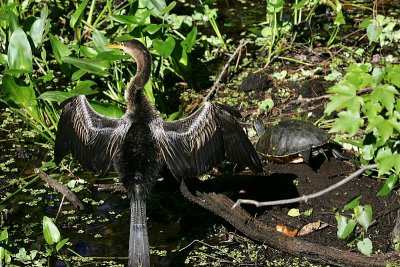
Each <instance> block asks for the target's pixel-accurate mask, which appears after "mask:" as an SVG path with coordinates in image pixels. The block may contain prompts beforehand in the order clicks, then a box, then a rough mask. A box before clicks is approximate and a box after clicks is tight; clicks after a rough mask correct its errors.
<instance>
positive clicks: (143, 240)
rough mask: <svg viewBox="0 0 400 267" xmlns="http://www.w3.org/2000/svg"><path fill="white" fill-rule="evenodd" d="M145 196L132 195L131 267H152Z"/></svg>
mask: <svg viewBox="0 0 400 267" xmlns="http://www.w3.org/2000/svg"><path fill="white" fill-rule="evenodd" d="M145 197H146V196H144V195H142V194H140V192H139V194H135V193H134V194H132V195H131V230H130V234H129V267H139V266H140V267H148V266H150V254H149V251H150V250H149V249H150V248H149V237H148V235H147V223H146V201H145Z"/></svg>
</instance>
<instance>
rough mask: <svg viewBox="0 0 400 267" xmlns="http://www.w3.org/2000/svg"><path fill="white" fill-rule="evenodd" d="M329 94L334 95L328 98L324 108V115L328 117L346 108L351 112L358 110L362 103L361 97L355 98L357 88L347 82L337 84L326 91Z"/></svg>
mask: <svg viewBox="0 0 400 267" xmlns="http://www.w3.org/2000/svg"><path fill="white" fill-rule="evenodd" d="M328 92H329V93H332V94H335V95H333V96H332V97H331V98H330V101H329V103H328V104H327V106H326V109H325V113H327V114H328V115H329V114H331V113H332V112H334V111H339V110H341V109H344V108H347V109H351V110H354V111H355V110H359V109H360V105H362V104H363V103H364V101H363V99H362V97H359V96H357V94H356V93H357V87H355V86H354V84H352V83H350V82H349V81H347V80H342V81H341V82H339V83H338V84H336V85H334V86H332V87H331V88H329V90H328Z"/></svg>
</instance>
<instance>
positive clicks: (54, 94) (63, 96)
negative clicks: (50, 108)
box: [38, 91, 74, 103]
mask: <svg viewBox="0 0 400 267" xmlns="http://www.w3.org/2000/svg"><path fill="white" fill-rule="evenodd" d="M72 96H74V95H73V94H71V93H70V92H63V91H48V92H44V93H43V94H41V95H40V96H39V97H38V99H42V100H46V101H49V102H57V103H61V102H63V101H65V100H67V99H68V98H70V97H72Z"/></svg>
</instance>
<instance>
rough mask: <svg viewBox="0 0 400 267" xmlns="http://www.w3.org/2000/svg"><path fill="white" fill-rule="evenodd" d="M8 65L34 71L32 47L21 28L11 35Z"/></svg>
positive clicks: (17, 68) (20, 69) (21, 69)
mask: <svg viewBox="0 0 400 267" xmlns="http://www.w3.org/2000/svg"><path fill="white" fill-rule="evenodd" d="M8 66H9V68H10V69H13V70H19V71H22V72H32V71H33V67H32V49H31V46H30V44H29V41H28V37H26V34H25V32H24V31H23V30H22V29H21V28H17V29H16V30H15V31H14V32H13V33H12V35H11V38H10V43H9V45H8Z"/></svg>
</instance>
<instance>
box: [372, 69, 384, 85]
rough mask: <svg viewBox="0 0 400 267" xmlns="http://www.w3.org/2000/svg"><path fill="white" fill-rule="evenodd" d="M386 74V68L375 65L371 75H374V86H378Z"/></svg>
mask: <svg viewBox="0 0 400 267" xmlns="http://www.w3.org/2000/svg"><path fill="white" fill-rule="evenodd" d="M384 75H385V70H384V68H381V67H375V68H373V69H372V73H371V77H372V83H373V85H374V86H376V85H377V84H378V83H380V82H381V81H382V79H383V77H384Z"/></svg>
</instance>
